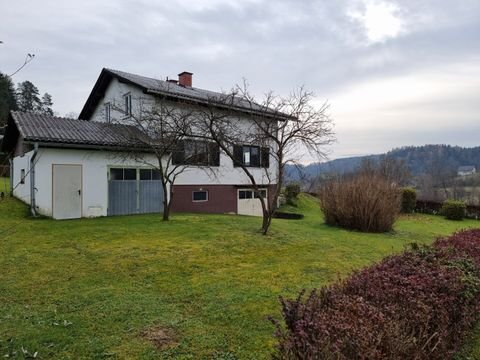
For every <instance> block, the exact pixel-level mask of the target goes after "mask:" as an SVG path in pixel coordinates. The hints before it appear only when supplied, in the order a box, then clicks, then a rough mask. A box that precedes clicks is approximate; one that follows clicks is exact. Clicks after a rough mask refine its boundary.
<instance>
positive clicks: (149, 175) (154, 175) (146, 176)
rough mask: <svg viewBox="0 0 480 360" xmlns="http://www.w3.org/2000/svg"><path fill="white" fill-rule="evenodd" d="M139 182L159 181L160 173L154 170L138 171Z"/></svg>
mask: <svg viewBox="0 0 480 360" xmlns="http://www.w3.org/2000/svg"><path fill="white" fill-rule="evenodd" d="M140 180H160V171H158V170H155V169H140Z"/></svg>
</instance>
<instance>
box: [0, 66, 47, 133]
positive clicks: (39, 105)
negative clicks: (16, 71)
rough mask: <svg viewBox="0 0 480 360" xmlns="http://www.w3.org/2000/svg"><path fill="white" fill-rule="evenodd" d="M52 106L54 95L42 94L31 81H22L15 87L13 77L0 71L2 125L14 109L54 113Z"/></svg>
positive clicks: (0, 121) (0, 118) (0, 122)
mask: <svg viewBox="0 0 480 360" xmlns="http://www.w3.org/2000/svg"><path fill="white" fill-rule="evenodd" d="M52 106H53V100H52V95H50V94H49V93H47V92H46V93H44V94H43V95H42V96H41V95H40V91H39V90H38V88H37V87H36V86H35V85H34V84H33V83H32V82H31V81H28V80H26V81H24V82H21V83H19V84H18V85H17V87H16V88H15V85H14V84H13V81H12V79H11V78H10V77H9V76H7V75H5V74H2V73H0V126H4V125H5V124H6V122H7V119H8V114H9V112H10V111H12V110H19V111H30V112H35V113H42V114H47V115H53V110H52Z"/></svg>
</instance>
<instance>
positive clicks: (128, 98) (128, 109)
mask: <svg viewBox="0 0 480 360" xmlns="http://www.w3.org/2000/svg"><path fill="white" fill-rule="evenodd" d="M123 103H124V105H123V111H124V113H125V115H127V116H129V115H132V95H131V94H130V93H128V94H125V95H123Z"/></svg>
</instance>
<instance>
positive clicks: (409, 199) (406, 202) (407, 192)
mask: <svg viewBox="0 0 480 360" xmlns="http://www.w3.org/2000/svg"><path fill="white" fill-rule="evenodd" d="M416 204H417V192H416V191H415V189H414V188H403V189H402V212H403V213H405V214H411V213H412V212H414V211H415V205H416Z"/></svg>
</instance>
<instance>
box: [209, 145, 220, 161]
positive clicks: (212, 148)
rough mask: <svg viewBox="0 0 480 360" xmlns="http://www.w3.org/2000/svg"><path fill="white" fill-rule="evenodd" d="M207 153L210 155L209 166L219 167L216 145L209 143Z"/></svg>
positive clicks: (217, 147)
mask: <svg viewBox="0 0 480 360" xmlns="http://www.w3.org/2000/svg"><path fill="white" fill-rule="evenodd" d="M208 152H209V153H210V159H211V160H210V164H209V165H211V166H220V147H219V146H218V144H217V143H214V142H210V143H208Z"/></svg>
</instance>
